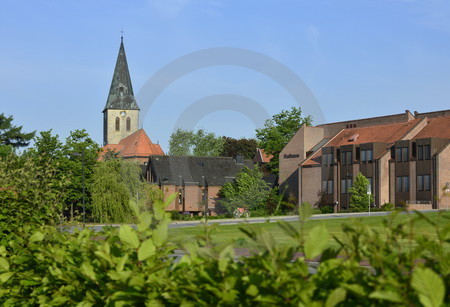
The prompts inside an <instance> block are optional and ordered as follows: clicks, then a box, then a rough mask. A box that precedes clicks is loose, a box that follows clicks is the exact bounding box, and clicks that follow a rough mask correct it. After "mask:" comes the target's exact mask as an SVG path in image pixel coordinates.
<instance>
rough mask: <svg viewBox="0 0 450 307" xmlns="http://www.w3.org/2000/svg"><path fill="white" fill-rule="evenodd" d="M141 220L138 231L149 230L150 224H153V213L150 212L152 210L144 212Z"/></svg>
mask: <svg viewBox="0 0 450 307" xmlns="http://www.w3.org/2000/svg"><path fill="white" fill-rule="evenodd" d="M139 221H140V223H139V224H138V226H137V228H138V231H141V232H143V231H145V230H148V229H149V228H150V225H151V224H152V215H151V214H150V212H144V213H142V214H141V216H140V217H139Z"/></svg>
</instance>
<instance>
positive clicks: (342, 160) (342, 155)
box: [341, 151, 346, 165]
mask: <svg viewBox="0 0 450 307" xmlns="http://www.w3.org/2000/svg"><path fill="white" fill-rule="evenodd" d="M345 162H346V160H345V151H343V152H341V164H342V165H346V163H345Z"/></svg>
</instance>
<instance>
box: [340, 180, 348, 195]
mask: <svg viewBox="0 0 450 307" xmlns="http://www.w3.org/2000/svg"><path fill="white" fill-rule="evenodd" d="M346 183H347V179H341V193H342V194H345V193H347V185H346Z"/></svg>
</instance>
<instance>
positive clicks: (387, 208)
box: [381, 203, 395, 211]
mask: <svg viewBox="0 0 450 307" xmlns="http://www.w3.org/2000/svg"><path fill="white" fill-rule="evenodd" d="M381 210H383V211H394V210H395V205H394V204H391V203H385V204H383V205H382V206H381Z"/></svg>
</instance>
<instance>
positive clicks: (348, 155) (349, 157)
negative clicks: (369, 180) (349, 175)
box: [347, 151, 353, 165]
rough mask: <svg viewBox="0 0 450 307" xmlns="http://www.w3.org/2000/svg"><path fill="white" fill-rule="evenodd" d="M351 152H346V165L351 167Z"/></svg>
mask: <svg viewBox="0 0 450 307" xmlns="http://www.w3.org/2000/svg"><path fill="white" fill-rule="evenodd" d="M352 161H353V160H352V152H351V151H347V165H351V164H352Z"/></svg>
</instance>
